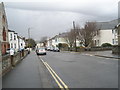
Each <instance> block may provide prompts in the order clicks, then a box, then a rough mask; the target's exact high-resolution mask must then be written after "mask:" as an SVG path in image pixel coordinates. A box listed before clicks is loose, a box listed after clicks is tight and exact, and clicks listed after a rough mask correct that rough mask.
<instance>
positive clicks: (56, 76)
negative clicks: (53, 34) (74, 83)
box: [40, 58, 69, 90]
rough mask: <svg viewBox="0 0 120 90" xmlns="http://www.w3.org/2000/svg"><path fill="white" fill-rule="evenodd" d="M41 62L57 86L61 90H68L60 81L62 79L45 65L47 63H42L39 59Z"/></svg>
mask: <svg viewBox="0 0 120 90" xmlns="http://www.w3.org/2000/svg"><path fill="white" fill-rule="evenodd" d="M40 59H41V58H40ZM41 61H42V62H43V64H44V65H45V66H46V68H47V69H48V71H49V72H50V74H51V75H52V77H53V78H54V80H55V82H56V83H57V84H58V86H59V88H60V89H61V90H69V89H68V86H67V85H66V84H65V83H64V82H63V81H62V79H61V78H60V77H59V76H58V75H57V74H56V72H55V71H54V70H53V69H52V68H51V67H50V65H49V64H47V62H44V61H43V60H42V59H41Z"/></svg>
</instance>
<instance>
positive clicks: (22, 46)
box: [18, 36, 26, 51]
mask: <svg viewBox="0 0 120 90" xmlns="http://www.w3.org/2000/svg"><path fill="white" fill-rule="evenodd" d="M25 46H26V45H25V38H23V37H21V36H18V47H19V50H20V51H21V50H22V49H25Z"/></svg>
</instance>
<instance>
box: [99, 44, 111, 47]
mask: <svg viewBox="0 0 120 90" xmlns="http://www.w3.org/2000/svg"><path fill="white" fill-rule="evenodd" d="M101 46H102V47H112V45H111V44H110V43H103V44H102V45H101Z"/></svg>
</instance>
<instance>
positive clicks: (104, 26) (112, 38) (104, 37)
mask: <svg viewBox="0 0 120 90" xmlns="http://www.w3.org/2000/svg"><path fill="white" fill-rule="evenodd" d="M117 23H118V19H116V20H113V21H110V22H97V25H98V27H99V28H100V35H97V36H95V37H94V39H93V41H94V45H95V46H101V45H102V44H103V43H110V44H111V45H117V44H118V38H117V30H116V29H114V28H115V26H116V25H117Z"/></svg>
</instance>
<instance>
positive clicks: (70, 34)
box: [66, 29, 76, 50]
mask: <svg viewBox="0 0 120 90" xmlns="http://www.w3.org/2000/svg"><path fill="white" fill-rule="evenodd" d="M75 39H76V31H75V30H74V29H71V30H70V31H69V32H67V34H66V41H67V43H68V44H69V46H70V50H72V47H74V45H75Z"/></svg>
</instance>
